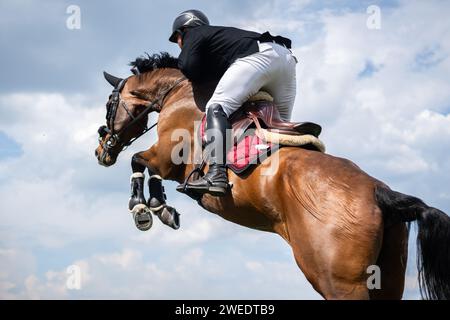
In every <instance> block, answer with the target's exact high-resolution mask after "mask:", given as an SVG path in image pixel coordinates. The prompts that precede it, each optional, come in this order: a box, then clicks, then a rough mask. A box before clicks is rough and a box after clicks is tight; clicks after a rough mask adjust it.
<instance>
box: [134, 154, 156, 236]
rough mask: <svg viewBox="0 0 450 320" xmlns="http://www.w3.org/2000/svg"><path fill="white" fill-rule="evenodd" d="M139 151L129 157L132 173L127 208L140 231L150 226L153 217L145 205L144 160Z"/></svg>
mask: <svg viewBox="0 0 450 320" xmlns="http://www.w3.org/2000/svg"><path fill="white" fill-rule="evenodd" d="M140 154H141V153H140V152H139V153H136V154H135V155H133V157H132V158H131V168H132V170H133V174H132V175H131V179H130V185H131V196H130V200H129V201H128V209H129V210H130V212H131V214H132V215H133V218H134V222H135V224H136V227H137V228H138V229H139V230H141V231H146V230H148V229H150V228H151V226H152V224H153V219H152V216H151V210H150V209H149V208H148V206H147V201H146V199H145V195H144V183H145V174H144V171H145V168H146V166H145V160H144V159H143V158H142V157H140Z"/></svg>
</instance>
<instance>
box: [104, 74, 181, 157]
mask: <svg viewBox="0 0 450 320" xmlns="http://www.w3.org/2000/svg"><path fill="white" fill-rule="evenodd" d="M127 80H128V78H126V79H123V80H122V81H121V82H120V83H119V85H118V86H117V87H116V88H114V90H113V92H112V94H111V99H112V101H111V103H109V102H108V111H107V114H106V120H107V123H108V124H109V126H110V129H109V128H108V127H107V126H101V127H100V128H99V130H98V131H99V134H100V139H101V138H103V137H104V136H105V135H106V134H108V133H109V134H110V137H109V138H108V140H106V141H105V142H104V143H102V147H103V148H104V149H105V150H106V151H108V150H110V149H111V148H113V147H115V146H116V145H117V144H118V143H120V144H122V149H121V151H123V150H126V149H127V148H128V147H129V146H130V145H131V144H132V143H133V142H134V141H136V140H137V139H138V138H140V137H141V136H143V135H144V134H146V133H147V132H148V131H150V130H151V129H153V128H154V127H155V126H156V125H157V124H158V122H156V123H154V124H153V125H151V126H150V127H148V126H147V124H145V127H144V130H143V131H142V132H141V133H140V134H139V135H137V136H136V137H134V138H132V139H131V140H130V141H128V142H127V143H123V142H121V141H120V136H121V135H122V134H123V133H124V132H125V131H126V130H127V129H129V128H130V127H132V126H134V125H135V124H136V123H138V121H140V120H141V119H142V118H143V117H145V116H147V115H148V114H149V113H150V112H152V111H161V110H162V108H163V104H164V100H165V99H166V98H167V96H168V94H169V93H170V92H171V91H172V90H173V89H175V88H176V87H177V86H178V85H179V84H180V83H182V82H183V81H185V80H187V79H186V77H181V78H179V79H178V80H177V81H175V82H174V83H173V84H172V85H171V86H170V87H169V88H167V89H166V90H164V91H163V92H162V94H161V95H160V96H159V98H157V99H155V100H153V101H151V102H150V103H148V104H147V105H146V107H145V109H144V111H142V112H141V113H139V115H137V116H133V115H132V114H131V112H130V111H129V109H128V107H127V104H126V102H125V101H123V100H122V99H121V95H120V92H121V91H122V89H123V87H124V86H125V83H126V82H127ZM155 105H159V109H158V108H154V107H155ZM119 106H122V107H123V108H124V109H125V111H126V112H127V114H128V115H129V116H130V118H131V119H132V121H131V122H130V123H128V124H127V125H126V126H124V127H123V128H122V129H120V130H119V131H118V132H117V133H114V122H115V118H116V113H117V109H118V107H119Z"/></svg>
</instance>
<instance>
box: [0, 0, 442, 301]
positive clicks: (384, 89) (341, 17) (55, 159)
mask: <svg viewBox="0 0 450 320" xmlns="http://www.w3.org/2000/svg"><path fill="white" fill-rule="evenodd" d="M72 4H75V5H78V6H79V7H80V9H81V29H79V30H69V29H67V28H66V19H67V18H68V14H67V13H66V8H67V7H68V6H69V5H72ZM369 5H378V6H379V7H380V9H381V28H380V29H379V30H369V29H368V28H367V27H366V21H367V18H368V14H367V13H366V9H367V7H368V6H369ZM189 8H198V9H201V10H203V11H204V12H205V13H207V14H208V16H209V17H210V20H211V22H212V23H213V24H216V25H232V26H237V27H242V28H247V29H251V30H256V31H266V30H270V31H271V32H272V33H276V34H282V35H285V36H288V37H290V38H291V39H292V40H293V44H294V53H295V54H296V56H297V57H298V58H299V61H300V63H299V64H298V70H297V74H298V94H297V100H296V107H295V110H294V114H293V118H294V119H295V120H297V121H305V120H310V121H314V122H317V123H320V124H321V125H322V126H323V128H324V131H323V141H324V142H325V144H326V145H327V150H328V152H329V153H330V154H333V155H337V156H341V157H345V158H349V159H351V160H353V161H354V162H356V163H357V164H358V165H359V166H360V167H362V168H363V169H364V170H366V171H367V172H368V173H369V174H371V175H373V176H375V177H377V178H379V179H380V180H382V181H384V182H386V183H387V184H389V185H390V186H391V187H392V188H394V189H396V190H399V191H401V192H404V193H408V194H412V195H415V196H419V197H420V198H422V199H423V200H424V201H425V202H427V203H428V204H430V205H433V206H435V207H438V208H440V209H441V210H443V211H445V212H447V213H448V212H450V191H449V187H448V185H449V183H450V173H449V172H450V154H449V152H448V150H449V148H450V115H449V111H450V76H449V74H450V59H449V53H450V38H449V37H448V30H449V28H450V22H448V21H449V20H448V17H447V16H446V15H447V12H449V9H450V4H449V3H447V2H442V1H338V2H336V1H308V0H296V1H295V0H285V1H281V0H272V1H259V2H255V1H239V3H238V2H236V1H214V2H211V1H206V0H204V1H175V0H169V1H167V0H166V1H151V2H150V1H130V2H128V3H127V4H126V5H124V4H123V2H120V1H108V2H107V3H106V2H99V1H96V2H94V1H45V2H36V1H27V0H22V1H8V0H6V1H2V2H1V3H0V48H1V52H2V59H0V70H1V72H0V83H1V86H0V216H1V218H0V265H1V269H0V298H26V299H31V298H33V299H34V298H63V299H66V298H67V299H76V298H137V299H142V298H148V299H151V298H169V299H170V298H212V299H214V298H256V299H257V298H272V299H319V298H320V296H319V295H318V294H317V293H316V292H315V291H314V290H313V289H312V287H311V286H310V285H309V283H308V282H307V281H306V279H305V278H304V277H303V275H302V274H301V273H300V272H299V270H298V268H297V267H296V264H295V262H294V259H293V257H292V255H291V251H290V249H289V247H288V246H287V245H286V244H285V243H284V242H283V241H282V240H281V239H280V238H279V237H278V236H276V235H272V234H267V233H261V232H258V231H254V230H249V229H246V228H243V227H239V226H236V225H233V224H231V223H229V222H226V221H224V220H222V219H221V218H219V217H217V216H215V215H213V214H210V213H207V212H205V211H204V210H202V209H201V208H199V207H198V206H197V205H196V204H195V203H194V202H192V201H190V200H189V199H188V198H186V197H185V196H182V195H179V194H177V193H176V192H175V191H174V188H175V186H176V184H175V183H171V182H167V183H166V190H167V191H168V198H169V202H170V203H171V204H172V205H174V206H176V207H177V208H178V209H179V211H180V212H181V214H182V228H181V230H178V231H173V230H171V229H169V228H167V227H165V226H162V225H161V224H160V223H159V221H155V224H154V227H153V228H152V229H151V230H150V231H148V232H146V233H141V232H139V231H137V230H136V229H135V227H134V226H133V223H132V219H131V217H130V216H129V214H128V212H127V208H126V207H127V201H128V196H129V175H130V173H131V170H130V166H129V161H130V156H131V155H132V154H133V153H135V152H137V151H139V150H144V149H146V148H147V147H148V146H150V145H151V143H153V142H154V141H155V137H154V135H153V134H152V133H151V134H148V135H147V136H146V137H145V138H142V139H140V140H139V141H138V142H137V143H136V145H133V146H132V147H131V148H130V149H129V150H127V151H126V152H125V153H124V154H122V155H121V156H120V158H119V161H118V163H117V164H116V165H115V166H114V167H111V168H107V169H105V168H103V167H100V166H98V164H97V162H96V159H95V157H94V154H93V153H94V148H95V146H96V144H97V136H96V129H97V127H98V126H99V125H101V124H103V122H104V111H105V110H104V104H105V101H106V98H107V97H108V94H109V93H110V90H111V88H110V86H109V85H107V84H106V82H105V81H104V80H103V78H102V74H101V72H102V71H103V70H108V71H110V72H111V73H113V74H117V75H119V76H125V75H127V74H128V73H129V67H128V66H127V63H128V62H129V61H130V60H132V59H134V58H135V57H136V56H138V55H141V54H142V53H144V52H149V53H153V52H159V51H168V52H170V53H171V54H173V55H177V54H178V52H179V51H178V48H177V47H176V46H175V45H173V44H171V43H169V42H168V41H167V38H168V36H169V34H170V30H171V25H172V20H173V17H174V16H175V15H176V14H177V13H179V12H180V11H182V10H185V9H189ZM153 120H154V118H153ZM410 242H411V245H410V246H411V251H410V261H409V268H408V277H407V287H406V293H405V298H408V299H416V298H418V289H417V282H416V280H415V277H416V274H415V266H414V254H415V248H414V245H413V242H414V238H413V235H411V237H410ZM74 264H75V265H78V266H80V268H81V270H82V288H81V290H69V289H68V288H67V287H66V279H67V273H66V268H67V267H68V266H70V265H74Z"/></svg>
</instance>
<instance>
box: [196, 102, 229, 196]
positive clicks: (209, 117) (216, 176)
mask: <svg viewBox="0 0 450 320" xmlns="http://www.w3.org/2000/svg"><path fill="white" fill-rule="evenodd" d="M206 125H207V131H206V148H211V147H213V146H214V143H215V142H216V141H215V140H216V139H222V150H221V152H216V151H217V149H216V148H213V150H214V151H213V152H211V154H210V159H209V170H208V173H206V175H205V176H203V177H202V178H200V179H198V180H196V181H193V182H191V183H189V184H188V185H187V190H192V191H194V192H196V193H200V194H203V193H210V194H212V195H214V196H224V195H225V194H226V192H227V189H228V177H227V168H226V166H225V164H226V131H227V129H229V128H230V123H229V121H228V118H227V115H226V113H225V112H224V111H223V109H222V106H221V105H220V104H213V105H211V106H210V107H209V109H208V112H207V114H206ZM219 143H220V142H219ZM211 144H212V145H211Z"/></svg>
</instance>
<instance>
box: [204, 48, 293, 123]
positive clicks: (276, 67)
mask: <svg viewBox="0 0 450 320" xmlns="http://www.w3.org/2000/svg"><path fill="white" fill-rule="evenodd" d="M258 45H259V52H256V53H254V54H252V55H249V56H247V57H243V58H240V59H237V60H236V61H235V62H234V63H232V64H231V65H230V67H229V68H228V70H227V71H226V72H225V74H224V75H223V76H222V78H221V79H220V81H219V83H218V85H217V88H216V90H215V91H214V94H213V96H212V97H211V99H210V100H209V101H208V103H207V105H206V109H208V107H209V106H210V105H212V104H215V103H218V104H220V105H221V106H222V108H223V110H224V111H225V113H226V114H227V115H228V116H230V115H231V114H232V113H233V112H235V111H236V110H237V109H238V108H240V107H241V106H242V104H244V103H245V102H246V101H247V100H248V99H249V98H250V97H251V96H253V95H254V94H256V93H257V92H258V91H259V90H264V91H267V92H268V93H270V94H271V95H272V96H273V98H274V103H275V105H276V106H277V107H278V110H279V111H280V116H281V118H282V119H283V120H290V119H291V114H292V108H293V107H294V101H295V94H296V87H297V83H296V77H295V66H296V64H297V59H296V58H295V57H294V55H293V54H292V52H291V51H290V50H289V49H287V48H285V47H284V46H281V45H279V44H276V43H272V42H265V43H258Z"/></svg>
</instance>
